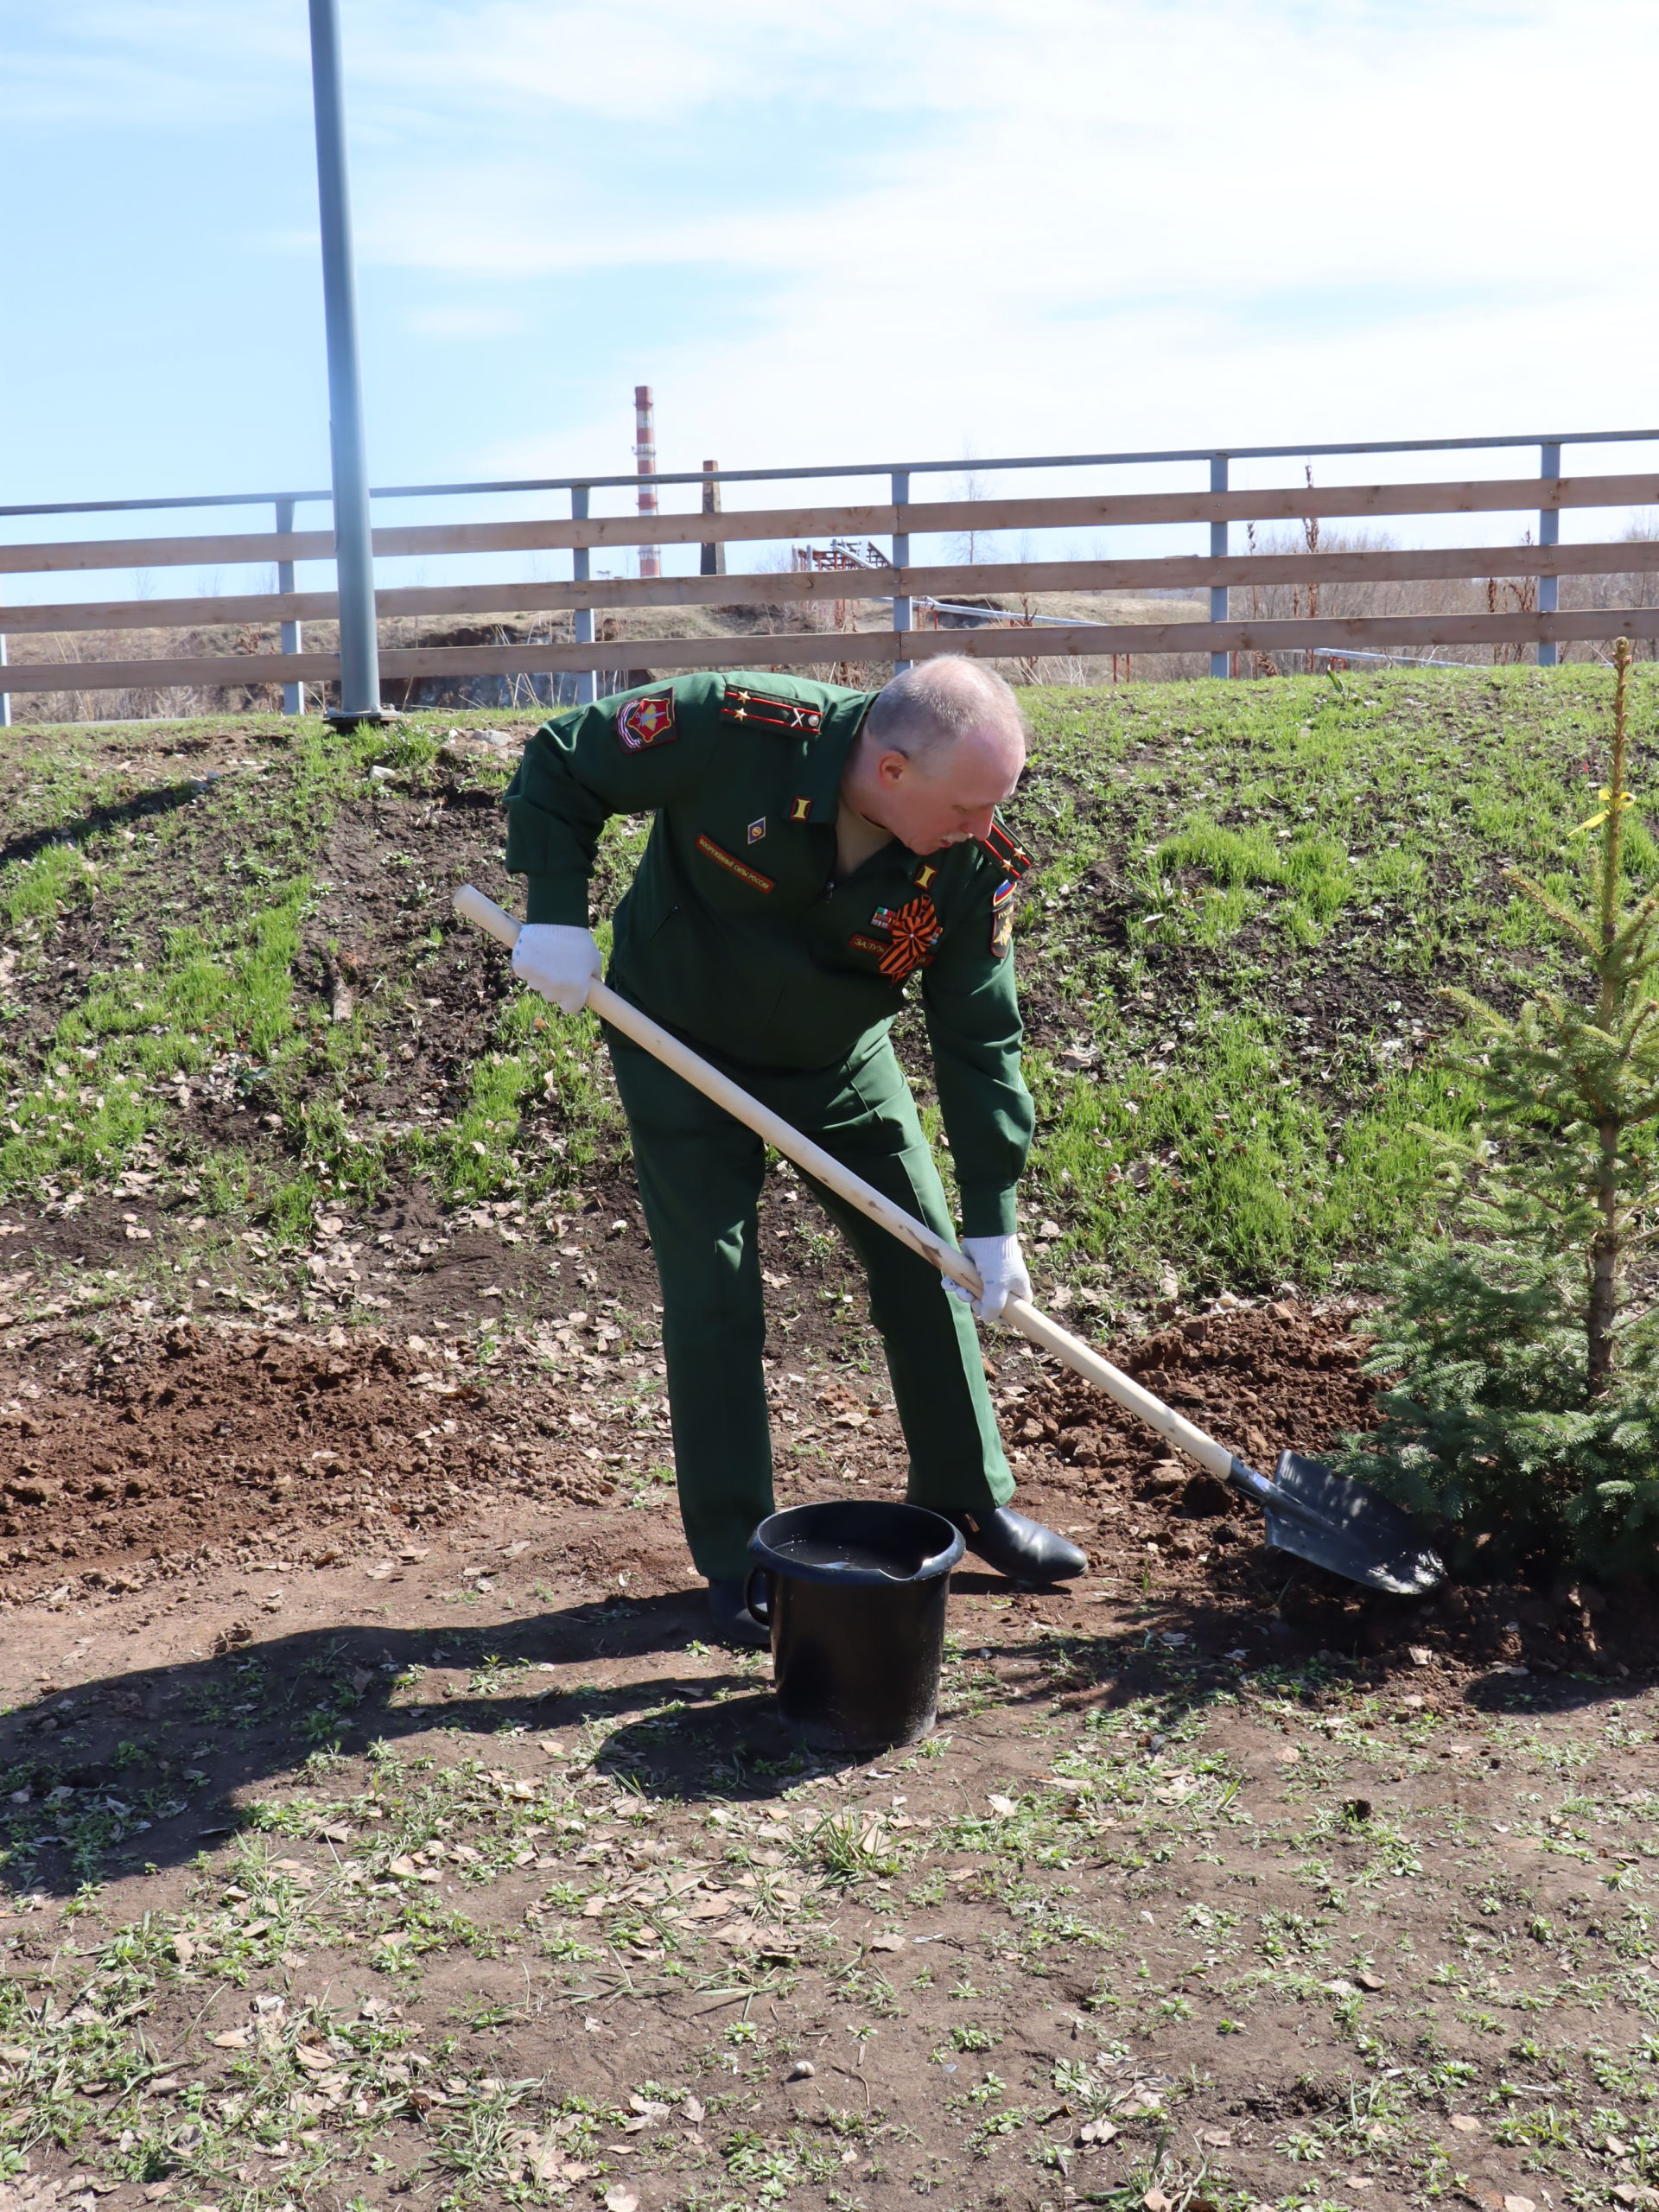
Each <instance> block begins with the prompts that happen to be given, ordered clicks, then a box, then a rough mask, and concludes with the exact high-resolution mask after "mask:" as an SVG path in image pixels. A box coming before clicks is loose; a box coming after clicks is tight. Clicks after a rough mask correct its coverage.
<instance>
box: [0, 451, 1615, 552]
mask: <svg viewBox="0 0 1659 2212" xmlns="http://www.w3.org/2000/svg"><path fill="white" fill-rule="evenodd" d="M1656 503H1659V474H1655V475H1640V476H1579V477H1572V476H1562V477H1557V478H1554V479H1553V480H1544V479H1541V478H1539V477H1536V476H1522V477H1516V478H1511V479H1506V480H1499V481H1497V482H1494V483H1486V484H1338V485H1331V486H1324V487H1321V486H1317V485H1316V486H1313V489H1311V490H1300V491H1298V490H1286V491H1271V492H1120V493H1104V494H1103V495H1102V496H1101V497H1099V498H1097V499H1096V498H1090V497H1086V496H1085V497H1082V498H1079V497H1077V496H1071V497H1066V498H1061V499H942V500H933V501H912V502H909V503H907V504H906V505H890V506H879V507H877V506H861V507H776V508H767V507H762V508H755V509H753V510H752V511H750V512H735V513H734V512H729V511H728V512H726V513H724V514H717V515H702V514H689V515H661V514H658V515H604V516H600V517H597V518H594V520H592V521H589V522H564V521H561V520H556V519H550V520H549V521H546V522H478V523H416V524H405V525H404V526H403V527H402V528H396V527H394V528H391V529H385V530H377V531H375V533H374V550H375V551H376V553H377V554H379V555H381V556H385V557H388V558H391V557H395V556H403V557H404V558H408V557H411V556H419V555H423V554H433V553H539V552H547V551H551V550H557V549H567V550H570V549H575V548H578V547H580V548H582V549H584V550H601V549H604V548H607V547H617V548H625V547H632V546H636V545H699V544H704V543H709V544H719V543H724V544H731V543H734V542H737V541H739V540H741V539H755V538H794V537H893V536H895V535H898V536H900V537H939V536H941V535H944V534H948V533H950V532H960V531H976V532H978V533H980V534H981V535H985V534H988V533H989V532H991V531H999V530H1100V529H1107V528H1110V527H1113V526H1117V527H1122V526H1126V525H1132V524H1147V523H1179V522H1209V523H1216V522H1300V521H1302V520H1304V519H1306V518H1315V519H1319V518H1337V517H1339V518H1344V519H1351V518H1355V517H1363V518H1368V519H1369V518H1375V517H1377V516H1383V515H1452V514H1526V513H1529V512H1533V511H1534V510H1543V511H1548V512H1559V511H1560V509H1561V508H1564V507H1643V506H1652V505H1655V504H1656ZM333 558H334V537H333V536H332V534H331V533H330V532H329V531H323V530H297V531H282V532H280V533H279V532H276V531H261V532H258V533H248V534H246V535H238V536H236V537H124V538H114V539H111V538H92V539H89V540H83V541H79V542H77V543H69V544H64V545H0V573H9V574H11V575H43V574H45V573H47V572H48V571H50V570H54V569H165V568H177V567H181V566H182V565H184V564H185V563H201V564H202V565H204V566H211V565H213V564H219V565H223V566H238V565H244V564H247V565H254V564H259V563H266V562H270V561H328V560H332V559H333Z"/></svg>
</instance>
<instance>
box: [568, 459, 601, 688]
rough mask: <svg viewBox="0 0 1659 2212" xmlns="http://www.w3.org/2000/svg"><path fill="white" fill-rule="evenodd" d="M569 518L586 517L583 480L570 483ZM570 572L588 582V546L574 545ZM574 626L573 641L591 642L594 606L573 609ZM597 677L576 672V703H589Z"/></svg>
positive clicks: (586, 671)
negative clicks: (574, 636) (574, 612)
mask: <svg viewBox="0 0 1659 2212" xmlns="http://www.w3.org/2000/svg"><path fill="white" fill-rule="evenodd" d="M570 519H571V521H572V522H586V521H587V519H588V486H586V485H585V484H573V485H572V486H570ZM570 574H571V576H572V578H573V579H574V580H575V582H577V583H579V584H585V583H586V582H588V548H587V547H586V546H585V545H578V546H577V547H576V549H575V551H574V552H573V553H572V554H571V556H570ZM575 628H576V643H577V644H578V645H592V644H593V642H594V610H593V608H592V607H578V608H577V609H576V623H575ZM597 680H598V677H597V671H594V670H593V669H591V668H584V669H582V671H580V672H579V673H578V675H577V677H576V704H577V705H578V706H579V707H591V706H592V705H593V703H594V700H595V699H596V698H597V697H598V696H599V694H598V692H597V691H596V690H594V684H595V683H596V682H597Z"/></svg>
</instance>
